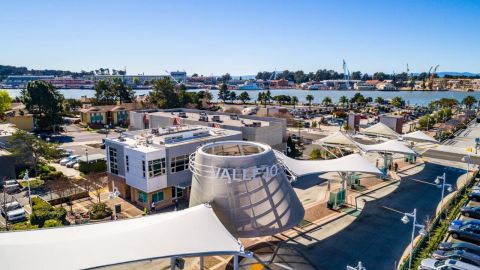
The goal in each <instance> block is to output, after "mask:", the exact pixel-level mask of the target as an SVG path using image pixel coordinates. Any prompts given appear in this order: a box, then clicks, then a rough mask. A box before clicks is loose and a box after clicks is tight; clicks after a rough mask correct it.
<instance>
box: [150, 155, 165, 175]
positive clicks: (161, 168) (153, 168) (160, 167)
mask: <svg viewBox="0 0 480 270" xmlns="http://www.w3.org/2000/svg"><path fill="white" fill-rule="evenodd" d="M162 174H165V158H160V159H155V160H149V161H148V177H155V176H159V175H162Z"/></svg>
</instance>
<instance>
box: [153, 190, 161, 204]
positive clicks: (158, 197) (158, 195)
mask: <svg viewBox="0 0 480 270" xmlns="http://www.w3.org/2000/svg"><path fill="white" fill-rule="evenodd" d="M152 201H153V202H156V203H157V202H161V201H163V191H159V192H155V193H153V194H152Z"/></svg>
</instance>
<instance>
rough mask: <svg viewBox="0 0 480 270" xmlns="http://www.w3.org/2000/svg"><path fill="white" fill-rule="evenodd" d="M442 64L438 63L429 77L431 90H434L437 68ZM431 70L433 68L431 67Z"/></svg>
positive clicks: (428, 82) (428, 83)
mask: <svg viewBox="0 0 480 270" xmlns="http://www.w3.org/2000/svg"><path fill="white" fill-rule="evenodd" d="M439 66H440V65H436V66H435V68H433V72H432V73H430V72H428V73H429V77H428V81H427V88H428V89H429V90H432V89H433V79H435V74H436V73H437V69H438V67H439ZM430 70H432V68H430Z"/></svg>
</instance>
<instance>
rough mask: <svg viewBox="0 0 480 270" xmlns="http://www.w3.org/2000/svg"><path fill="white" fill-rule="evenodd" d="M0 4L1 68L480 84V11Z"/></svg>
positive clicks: (90, 0)
mask: <svg viewBox="0 0 480 270" xmlns="http://www.w3.org/2000/svg"><path fill="white" fill-rule="evenodd" d="M0 1H1V7H2V8H1V10H2V12H1V15H0V26H1V29H2V31H1V36H2V38H1V42H0V65H15V66H26V67H28V68H35V69H63V70H72V71H80V70H94V69H98V68H100V67H104V68H107V67H108V68H113V69H123V68H124V67H126V69H127V73H128V74H140V73H144V74H164V73H165V72H166V70H168V71H174V70H185V71H187V72H188V73H189V74H193V73H198V74H202V75H210V74H214V75H220V74H224V73H226V72H229V73H230V74H232V75H251V74H256V73H257V72H258V71H273V70H277V71H279V70H285V69H288V70H293V71H295V70H304V71H306V72H308V71H315V70H317V69H323V68H326V69H334V70H336V71H339V72H342V60H343V59H345V61H346V62H347V65H348V68H349V70H350V71H357V70H359V71H362V72H364V73H365V72H366V73H369V74H372V73H373V72H376V71H383V72H387V73H392V72H395V73H400V72H404V71H406V65H407V63H408V64H409V66H410V71H411V72H423V71H427V70H428V69H429V67H430V66H434V65H440V67H439V71H461V72H465V71H466V72H474V73H480V50H479V48H480V17H479V14H480V1H469V0H462V1H455V0H451V1H445V0H421V1H419V0H379V1H376V0H362V1H358V0H317V1H301V0H295V1H291V0H290V1H283V0H276V1H269V0H265V1H261V0H256V1H253V0H252V1H251V0H245V1H235V0H218V1H217V0H170V1H166V0H157V1H154V0H137V1H133V0H130V1H127V0H116V1H110V0H103V1H96V0H69V1H64V0H62V1H55V0H47V1H38V0H31V1H26V0H25V1H24V0H15V1H7V0H0Z"/></svg>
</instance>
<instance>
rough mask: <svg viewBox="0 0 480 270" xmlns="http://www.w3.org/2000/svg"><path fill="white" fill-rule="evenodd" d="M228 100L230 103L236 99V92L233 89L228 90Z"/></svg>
mask: <svg viewBox="0 0 480 270" xmlns="http://www.w3.org/2000/svg"><path fill="white" fill-rule="evenodd" d="M228 100H230V102H231V103H233V102H235V100H237V94H236V93H235V92H234V91H230V93H228Z"/></svg>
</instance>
